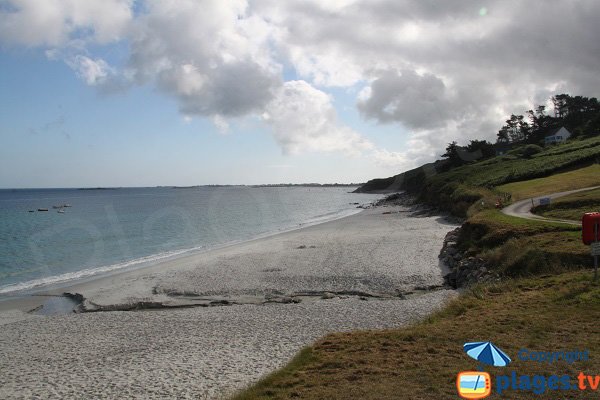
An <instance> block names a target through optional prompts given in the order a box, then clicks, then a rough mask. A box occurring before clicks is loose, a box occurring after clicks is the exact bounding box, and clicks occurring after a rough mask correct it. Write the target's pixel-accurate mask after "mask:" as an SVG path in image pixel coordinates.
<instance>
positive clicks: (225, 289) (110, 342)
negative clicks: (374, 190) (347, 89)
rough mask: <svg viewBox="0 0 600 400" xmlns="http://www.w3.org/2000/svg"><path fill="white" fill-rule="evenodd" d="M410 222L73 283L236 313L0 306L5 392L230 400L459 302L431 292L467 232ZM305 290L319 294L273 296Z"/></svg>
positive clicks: (400, 210)
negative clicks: (303, 353)
mask: <svg viewBox="0 0 600 400" xmlns="http://www.w3.org/2000/svg"><path fill="white" fill-rule="evenodd" d="M409 215H410V210H408V209H407V208H406V207H400V206H388V207H385V208H384V207H377V208H373V209H369V210H365V211H364V212H361V213H358V214H355V215H352V216H350V217H346V218H341V219H338V220H335V221H330V222H326V223H322V224H318V225H313V226H310V227H306V228H303V229H297V230H294V231H291V232H286V233H282V234H278V235H274V236H271V237H269V238H263V239H258V240H253V241H251V242H246V243H243V244H238V245H234V246H230V247H228V248H225V249H219V250H215V251H210V252H208V253H204V254H201V255H194V256H190V257H187V258H184V259H179V260H175V261H169V262H167V263H161V264H160V265H157V266H153V267H148V268H143V269H138V270H134V271H130V272H127V273H122V274H118V275H114V276H111V277H105V278H102V279H101V280H94V281H93V282H88V283H82V284H80V285H76V286H73V287H72V288H71V290H73V292H76V293H81V294H82V295H83V296H84V297H85V298H86V300H87V301H89V302H91V303H93V304H100V305H111V304H112V305H114V304H123V303H126V302H134V303H135V302H139V301H148V302H153V301H159V302H161V303H164V304H168V305H177V304H179V305H185V304H188V305H189V304H190V303H194V302H197V301H199V299H206V298H209V299H211V298H213V299H214V298H220V299H228V301H230V303H229V304H230V305H229V306H225V305H224V304H222V306H218V307H210V306H208V307H201V306H194V307H187V308H177V309H169V310H164V309H160V310H153V311H138V312H136V311H103V312H91V313H90V312H87V313H78V314H77V313H71V314H63V315H52V316H43V315H35V314H31V313H26V312H23V311H19V310H14V309H13V310H11V311H1V312H0V325H2V329H3V334H2V337H1V338H0V374H1V375H2V376H3V377H4V382H5V385H3V386H2V387H1V388H0V397H14V396H16V395H18V396H25V397H36V396H39V397H98V396H104V397H115V396H125V397H146V398H151V397H171V398H173V397H183V398H185V397H190V396H193V397H201V398H211V399H212V398H222V397H223V396H226V395H231V394H233V393H234V392H235V391H237V390H240V389H242V388H243V387H245V386H247V385H249V384H251V383H253V382H256V381H257V380H258V379H260V378H261V377H262V376H264V375H265V374H267V373H269V372H272V371H273V370H275V369H277V368H279V367H281V366H283V365H285V363H286V362H287V361H289V359H290V358H291V357H292V356H293V355H294V354H296V353H297V351H298V350H300V349H301V348H302V347H304V346H306V345H308V344H310V343H312V342H313V341H314V340H316V339H318V338H320V337H322V336H323V335H325V334H327V333H332V332H342V331H353V330H371V329H386V328H396V327H400V326H405V325H407V324H409V323H412V322H414V321H417V320H420V319H422V318H424V317H425V316H426V315H428V314H429V313H431V312H433V311H435V310H438V309H440V308H441V307H442V306H443V305H444V304H445V303H446V302H447V301H448V299H450V298H452V297H454V296H456V292H455V291H453V290H447V289H443V288H440V289H439V290H433V291H427V290H426V289H427V288H428V287H437V286H440V285H443V278H442V275H443V271H442V270H441V268H440V262H439V260H438V253H439V249H440V247H441V244H442V242H443V239H444V237H445V235H446V233H447V232H448V231H450V230H452V229H453V228H454V227H455V226H456V224H453V223H450V222H447V221H445V220H444V219H443V218H442V217H439V216H423V215H421V216H417V217H410V216H409ZM418 288H421V289H425V290H423V291H421V292H419V291H418ZM174 290H176V291H177V293H175V292H174ZM308 292H310V293H308ZM409 292H412V294H408V295H404V294H406V293H409ZM301 293H304V294H311V293H312V294H317V295H314V296H312V297H310V296H308V297H310V298H308V297H307V296H305V297H302V296H297V297H300V298H299V300H300V301H299V302H285V304H282V303H284V302H277V301H276V302H270V301H268V300H269V299H273V298H283V297H287V296H289V295H290V294H291V295H294V294H296V295H298V294H301ZM326 293H327V295H325V294H326ZM174 294H176V295H174ZM364 294H373V295H377V296H375V297H366V296H363V295H364ZM233 299H246V300H247V299H254V300H255V299H260V300H261V301H259V302H258V303H252V302H251V301H249V302H247V303H241V302H240V303H241V304H238V303H236V302H234V301H233ZM265 300H266V301H265ZM234 304H235V305H234ZM39 359H44V360H45V362H44V363H39V362H36V360H39ZM9 366H10V367H9ZM42 377H45V378H44V379H42Z"/></svg>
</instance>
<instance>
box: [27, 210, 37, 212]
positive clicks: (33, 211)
mask: <svg viewBox="0 0 600 400" xmlns="http://www.w3.org/2000/svg"><path fill="white" fill-rule="evenodd" d="M27 212H35V210H29V211H27Z"/></svg>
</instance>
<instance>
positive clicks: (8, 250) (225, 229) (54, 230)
mask: <svg viewBox="0 0 600 400" xmlns="http://www.w3.org/2000/svg"><path fill="white" fill-rule="evenodd" d="M353 189H354V188H347V187H344V188H318V187H310V188H308V187H282V188H267V187H257V188H253V187H197V188H179V189H175V188H167V187H162V188H120V189H109V190H77V189H24V190H0V296H7V295H14V294H18V292H22V291H27V290H32V289H37V288H43V287H45V286H47V285H50V284H60V283H63V282H68V281H72V280H76V279H82V278H88V277H91V276H94V275H99V274H105V273H109V272H111V271H115V270H119V269H124V268H136V267H142V266H144V265H147V264H151V263H155V262H157V261H159V260H161V259H165V258H170V257H176V256H178V255H182V254H186V253H189V252H197V251H202V250H206V249H210V248H214V247H217V246H221V245H225V244H229V243H234V242H239V241H244V240H249V239H252V238H256V237H260V236H263V235H268V234H273V233H277V232H281V231H286V230H291V229H295V228H299V227H302V226H304V225H307V224H314V223H318V222H324V221H327V220H331V219H335V218H339V217H342V216H346V215H350V214H353V213H355V212H357V211H359V210H357V208H356V204H354V203H360V204H365V203H369V202H372V201H374V200H376V199H378V198H380V197H381V196H379V195H368V194H352V193H348V192H350V191H352V190H353ZM63 204H70V205H71V207H68V208H64V209H63V210H64V213H59V212H57V211H58V210H57V209H53V208H52V207H53V206H54V205H63ZM38 208H47V209H48V211H47V212H40V211H35V212H29V210H37V209H38Z"/></svg>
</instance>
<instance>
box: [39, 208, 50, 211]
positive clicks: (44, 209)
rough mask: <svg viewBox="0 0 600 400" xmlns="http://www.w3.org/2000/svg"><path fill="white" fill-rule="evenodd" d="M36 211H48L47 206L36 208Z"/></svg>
mask: <svg viewBox="0 0 600 400" xmlns="http://www.w3.org/2000/svg"><path fill="white" fill-rule="evenodd" d="M38 211H48V209H47V208H38Z"/></svg>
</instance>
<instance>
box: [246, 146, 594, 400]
mask: <svg viewBox="0 0 600 400" xmlns="http://www.w3.org/2000/svg"><path fill="white" fill-rule="evenodd" d="M599 159H600V137H595V138H591V139H585V140H576V141H573V142H571V143H568V144H564V145H561V146H556V147H551V148H549V149H545V150H543V151H540V152H537V153H536V154H534V155H531V154H528V153H527V152H519V151H513V152H512V154H509V155H505V156H499V157H494V158H491V159H488V160H485V161H481V162H475V163H471V164H467V165H463V166H460V167H457V168H454V169H451V170H450V171H446V172H437V171H435V169H434V168H432V166H431V165H428V166H425V167H424V168H417V169H415V170H412V171H408V172H406V173H404V174H401V175H398V176H396V177H391V178H388V179H386V180H378V181H371V182H369V183H368V184H367V185H368V186H367V188H370V190H373V191H384V190H385V188H383V187H382V185H386V184H388V185H389V184H390V183H391V184H393V186H394V189H404V190H407V191H409V192H412V193H413V194H415V195H416V196H418V198H419V199H420V200H421V202H423V203H426V204H429V205H431V206H435V207H437V208H438V209H440V210H444V211H448V212H451V213H452V214H454V215H457V216H461V217H464V218H466V219H465V223H464V224H463V227H462V229H461V234H460V237H459V240H458V243H457V244H458V246H459V248H460V251H461V252H463V253H464V254H465V256H475V257H480V258H482V259H484V260H485V261H486V262H487V265H488V266H489V267H490V268H493V269H494V270H495V272H496V273H498V274H499V275H500V276H502V277H504V279H503V280H502V281H501V282H499V283H487V284H478V285H475V286H472V287H470V288H469V289H468V290H467V291H466V292H465V293H463V294H462V295H461V296H460V297H459V298H458V299H456V300H455V301H453V302H452V303H451V304H449V305H448V306H447V307H446V308H445V309H444V310H442V311H441V312H439V313H437V314H436V315H434V316H432V317H429V318H427V319H426V320H425V321H423V322H421V323H418V324H416V325H414V326H411V327H408V328H404V329H397V330H388V331H378V332H352V333H343V334H342V333H340V334H334V335H329V336H327V337H325V338H323V339H322V340H320V341H318V342H317V343H316V344H314V345H313V346H310V347H308V348H306V349H304V350H303V351H302V352H300V353H299V355H298V356H297V357H296V358H295V359H294V360H293V361H292V362H291V363H290V364H289V365H288V366H287V367H285V368H284V369H282V370H280V371H278V372H276V373H274V374H272V375H270V376H268V377H266V378H265V379H263V380H262V381H260V382H259V383H258V384H257V385H255V386H253V387H251V388H250V389H248V390H246V391H245V392H243V393H241V394H239V395H238V396H237V397H235V399H236V400H249V399H252V400H253V399H291V398H301V399H325V398H327V399H329V398H331V399H346V398H362V399H391V398H403V399H404V398H406V399H408V398H410V399H430V398H436V399H441V398H449V399H450V398H456V389H455V387H454V381H455V379H456V374H457V373H458V372H459V371H463V370H473V369H476V368H477V365H474V362H473V360H471V359H470V358H469V357H467V356H465V355H464V353H463V351H462V344H463V343H464V342H467V341H474V340H488V339H492V340H493V341H494V342H495V343H496V344H497V345H499V346H500V347H501V348H502V349H503V350H505V351H507V352H508V353H509V354H511V355H512V356H513V360H515V361H514V362H513V364H511V366H509V367H508V368H505V369H500V368H490V369H488V370H489V371H488V372H490V373H491V374H492V375H493V376H494V375H496V374H510V373H511V372H512V371H517V373H518V374H519V375H525V374H527V375H536V374H540V375H544V376H549V375H552V374H557V375H565V374H567V375H570V376H572V377H573V379H575V377H576V376H577V374H579V372H580V371H584V372H586V373H593V374H597V373H598V371H600V357H599V356H598V354H597V352H598V350H597V349H599V348H600V335H598V334H597V324H596V322H595V321H597V320H598V318H599V317H600V284H598V283H592V282H591V277H592V273H591V272H590V271H589V268H590V266H591V257H590V256H589V249H588V248H587V246H584V245H583V244H582V243H581V233H580V228H579V227H578V226H573V225H567V224H560V223H551V222H545V221H535V220H525V219H520V218H516V217H511V216H507V215H504V214H502V213H501V212H500V211H499V210H497V209H496V207H495V203H496V202H497V201H498V200H500V201H501V202H503V203H504V205H506V204H507V203H508V202H510V201H514V200H517V199H523V198H528V197H535V196H541V195H545V194H549V193H552V192H558V191H565V190H571V189H577V188H582V187H589V186H595V185H600V165H598V164H596V162H597V160H599ZM599 200H600V190H596V191H593V192H584V193H579V194H576V195H572V196H569V197H565V198H563V199H561V200H560V201H555V202H554V203H553V204H552V205H551V206H550V207H548V208H545V209H543V208H542V209H540V208H538V212H540V213H542V214H544V215H549V216H554V217H561V218H566V217H570V218H572V219H573V218H574V217H576V216H579V217H580V213H581V212H582V211H584V210H585V211H588V210H589V208H590V207H592V208H594V207H595V208H596V209H597V208H598V205H600V202H599ZM565 210H568V211H565ZM579 217H577V218H574V219H578V218H579ZM522 348H529V349H535V350H547V351H552V350H568V349H572V348H579V349H590V351H591V352H596V354H593V355H592V357H591V358H590V360H589V361H587V362H578V363H575V364H566V363H564V362H559V363H553V364H541V363H535V362H523V361H518V360H516V355H517V353H518V351H519V349H522ZM506 393H507V394H508V393H509V392H508V391H507V392H506ZM556 395H557V393H556V392H554V391H547V392H546V393H544V394H542V395H541V397H542V398H556ZM590 395H591V393H590V392H586V391H570V392H568V397H569V398H590ZM493 396H494V395H492V397H493ZM509 396H510V398H515V399H521V398H522V399H526V398H531V396H532V392H531V391H529V392H528V391H514V390H512V391H510V394H509Z"/></svg>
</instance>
